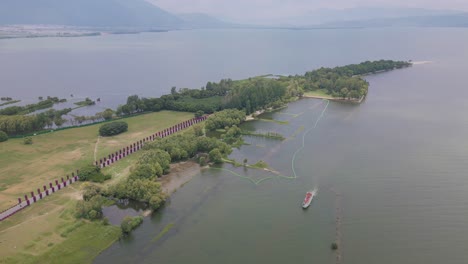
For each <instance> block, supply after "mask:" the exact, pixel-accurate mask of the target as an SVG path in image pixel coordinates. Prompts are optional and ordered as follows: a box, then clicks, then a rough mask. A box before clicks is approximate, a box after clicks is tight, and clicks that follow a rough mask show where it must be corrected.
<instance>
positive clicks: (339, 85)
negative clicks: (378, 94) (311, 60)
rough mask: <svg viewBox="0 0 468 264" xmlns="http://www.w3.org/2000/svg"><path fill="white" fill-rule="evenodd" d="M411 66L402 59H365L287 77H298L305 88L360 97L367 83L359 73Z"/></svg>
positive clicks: (365, 90) (348, 96)
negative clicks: (360, 61) (364, 60)
mask: <svg viewBox="0 0 468 264" xmlns="http://www.w3.org/2000/svg"><path fill="white" fill-rule="evenodd" d="M408 66H411V63H409V62H404V61H391V60H380V61H373V62H371V61H366V62H363V63H360V64H351V65H347V66H342V67H335V68H320V69H318V70H315V71H310V72H306V73H305V75H304V77H303V78H302V76H294V77H291V76H290V77H289V78H293V79H299V81H300V82H301V84H302V85H303V86H304V89H305V90H311V91H313V90H318V89H325V90H326V91H327V92H328V93H329V94H330V95H332V96H334V97H342V98H353V99H356V98H360V97H362V96H364V95H366V94H367V90H368V87H369V83H368V82H367V81H366V80H364V79H363V78H362V77H361V75H365V74H370V73H376V72H381V71H388V70H393V69H400V68H403V67H408Z"/></svg>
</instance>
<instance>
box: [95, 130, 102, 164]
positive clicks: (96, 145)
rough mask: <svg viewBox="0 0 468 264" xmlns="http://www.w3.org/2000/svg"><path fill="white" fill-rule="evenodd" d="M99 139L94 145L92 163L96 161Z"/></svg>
mask: <svg viewBox="0 0 468 264" xmlns="http://www.w3.org/2000/svg"><path fill="white" fill-rule="evenodd" d="M100 138H101V136H98V138H97V141H96V144H95V145H94V161H97V157H96V156H97V150H98V145H99V139H100Z"/></svg>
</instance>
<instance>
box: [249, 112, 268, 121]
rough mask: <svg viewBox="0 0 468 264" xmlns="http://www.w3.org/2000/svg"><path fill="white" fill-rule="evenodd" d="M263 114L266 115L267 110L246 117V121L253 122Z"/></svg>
mask: <svg viewBox="0 0 468 264" xmlns="http://www.w3.org/2000/svg"><path fill="white" fill-rule="evenodd" d="M263 113H265V110H258V111H256V112H255V113H252V114H250V115H248V116H246V117H245V121H252V120H255V117H257V116H259V115H261V114H263Z"/></svg>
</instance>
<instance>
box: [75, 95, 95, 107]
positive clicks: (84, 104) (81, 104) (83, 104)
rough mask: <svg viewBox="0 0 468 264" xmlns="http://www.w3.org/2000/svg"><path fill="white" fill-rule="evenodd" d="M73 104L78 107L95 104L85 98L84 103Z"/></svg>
mask: <svg viewBox="0 0 468 264" xmlns="http://www.w3.org/2000/svg"><path fill="white" fill-rule="evenodd" d="M75 104H76V105H78V106H89V105H95V104H96V102H95V101H93V100H91V99H89V98H88V97H86V99H85V100H84V101H80V102H76V103H75Z"/></svg>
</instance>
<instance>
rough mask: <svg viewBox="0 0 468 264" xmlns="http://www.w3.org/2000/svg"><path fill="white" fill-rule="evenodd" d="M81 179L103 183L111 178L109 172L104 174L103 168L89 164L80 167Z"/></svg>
mask: <svg viewBox="0 0 468 264" xmlns="http://www.w3.org/2000/svg"><path fill="white" fill-rule="evenodd" d="M79 176H80V181H91V182H98V183H102V182H104V181H106V180H109V179H110V178H111V176H110V175H108V174H103V173H102V172H101V168H99V167H98V166H94V165H87V166H86V167H83V168H81V169H80V172H79Z"/></svg>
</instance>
